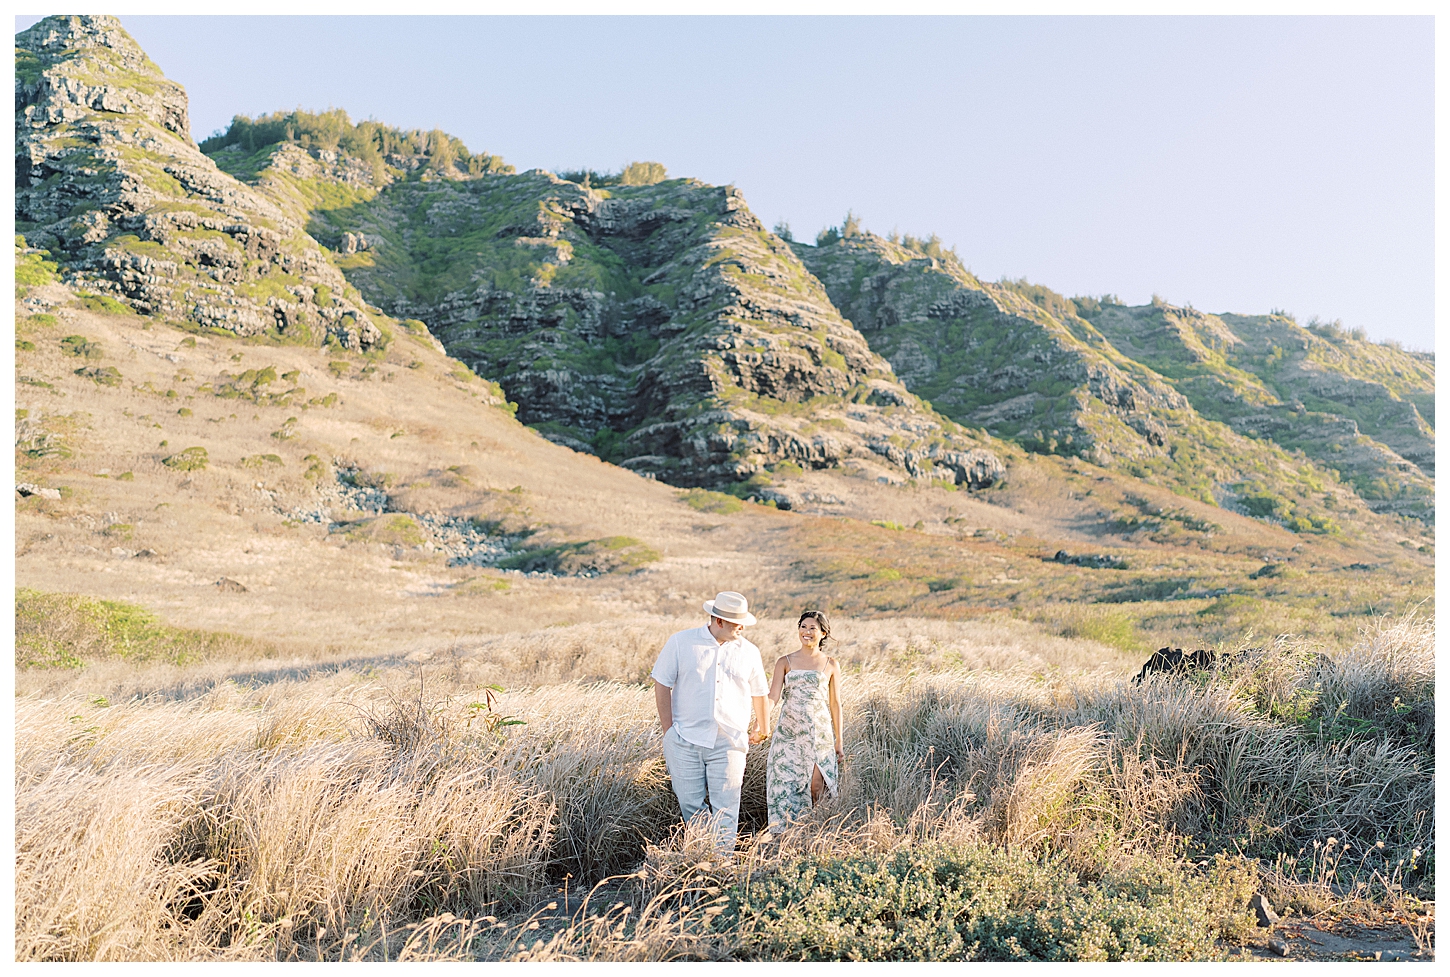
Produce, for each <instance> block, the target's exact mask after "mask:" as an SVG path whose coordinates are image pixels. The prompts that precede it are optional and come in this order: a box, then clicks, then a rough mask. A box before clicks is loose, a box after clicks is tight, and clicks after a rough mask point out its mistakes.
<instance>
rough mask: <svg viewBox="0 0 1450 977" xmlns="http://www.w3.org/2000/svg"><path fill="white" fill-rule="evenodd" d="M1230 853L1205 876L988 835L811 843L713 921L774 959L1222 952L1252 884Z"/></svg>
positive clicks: (760, 877)
mask: <svg viewBox="0 0 1450 977" xmlns="http://www.w3.org/2000/svg"><path fill="white" fill-rule="evenodd" d="M1234 862H1235V860H1233V859H1229V858H1227V857H1224V858H1222V859H1220V860H1219V862H1218V864H1217V865H1216V866H1215V870H1214V871H1213V872H1211V873H1210V874H1209V876H1208V877H1207V878H1205V877H1203V876H1200V875H1198V874H1196V873H1193V872H1191V871H1185V870H1184V869H1183V868H1182V867H1180V866H1177V865H1170V866H1166V867H1165V866H1162V865H1159V864H1157V863H1155V862H1153V861H1152V860H1149V859H1143V860H1140V861H1138V862H1136V863H1134V864H1133V865H1132V867H1130V868H1128V869H1126V870H1123V869H1119V870H1113V871H1109V872H1106V873H1104V874H1103V875H1101V876H1100V877H1098V878H1096V879H1083V878H1081V877H1079V875H1078V873H1077V872H1076V871H1074V870H1073V868H1072V867H1071V866H1070V865H1068V864H1067V862H1066V861H1065V860H1064V859H1063V858H1061V857H1058V856H1051V855H1032V854H1029V853H1028V852H1025V851H1022V850H1020V849H1017V850H1011V849H1003V848H998V847H996V846H994V845H989V844H985V843H981V842H975V843H970V844H966V845H956V846H945V845H938V844H928V845H925V846H921V847H917V848H911V849H898V850H896V851H893V852H890V853H887V854H874V853H869V852H862V853H852V854H849V855H846V856H844V857H831V856H819V855H815V856H806V857H803V858H795V859H791V860H789V861H786V862H785V863H784V864H781V865H779V866H773V867H771V868H769V869H768V870H766V871H763V872H760V873H757V875H756V876H755V877H752V878H750V879H749V880H748V881H746V882H743V883H740V884H737V885H736V886H734V887H733V888H732V889H730V890H729V891H728V892H727V893H726V895H727V898H728V900H729V901H728V904H727V908H726V910H725V912H724V913H722V914H721V915H720V916H719V917H718V919H717V920H716V922H715V928H716V929H718V930H722V931H727V932H728V931H732V930H738V931H741V932H742V933H744V934H745V936H744V938H743V940H742V941H741V942H742V943H743V944H744V945H743V946H742V947H741V948H740V949H739V950H738V951H737V952H738V953H743V955H748V956H757V957H761V958H764V959H772V960H935V961H944V960H961V961H965V960H1084V961H1086V960H1098V961H1118V960H1213V959H1218V958H1221V957H1222V955H1223V951H1222V950H1221V949H1220V948H1219V946H1218V945H1217V942H1216V941H1217V938H1218V937H1219V936H1220V935H1221V934H1222V933H1223V932H1224V931H1225V930H1226V929H1241V928H1242V925H1243V924H1242V921H1241V920H1236V919H1235V918H1234V917H1235V916H1239V917H1242V916H1243V914H1244V911H1245V908H1246V907H1247V903H1248V898H1249V896H1250V895H1251V894H1252V892H1253V889H1252V882H1251V879H1252V875H1251V874H1250V873H1248V872H1247V871H1245V869H1244V868H1243V866H1242V865H1235V864H1234ZM1246 880H1249V881H1247V884H1246Z"/></svg>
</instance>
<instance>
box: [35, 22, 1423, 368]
mask: <svg viewBox="0 0 1450 977" xmlns="http://www.w3.org/2000/svg"><path fill="white" fill-rule="evenodd" d="M35 19H36V18H31V17H27V18H21V19H18V20H17V22H16V28H17V30H18V29H22V28H23V27H25V26H28V25H29V24H30V23H33V22H34V20H35ZM121 19H122V22H123V23H124V24H125V26H126V27H127V29H128V30H130V31H131V33H132V34H133V35H134V36H135V37H136V39H137V40H138V41H139V42H140V43H141V45H142V46H143V47H144V48H145V49H146V50H147V52H148V53H149V54H150V55H151V57H152V58H153V60H155V61H156V63H157V64H159V65H160V66H161V68H162V69H163V70H164V71H165V72H166V73H167V75H168V76H170V77H171V78H172V79H174V80H176V81H178V82H180V83H181V84H183V85H185V86H186V89H187V91H188V93H189V94H190V96H191V119H192V126H193V131H194V134H195V136H196V137H197V138H198V139H201V138H204V137H205V136H206V135H208V134H209V133H211V132H212V131H213V130H215V129H217V128H220V127H224V126H225V125H226V123H227V122H228V120H230V118H231V116H232V115H233V114H235V113H246V114H251V115H255V114H258V113H263V112H269V111H272V110H275V109H279V108H282V109H290V108H294V107H298V106H302V107H305V108H312V109H318V108H326V107H328V106H337V107H341V108H345V109H347V110H348V112H350V113H351V114H352V116H353V118H354V119H362V118H367V117H373V118H376V119H378V120H380V121H383V122H386V123H388V124H391V125H395V126H401V127H405V128H412V127H419V128H433V127H435V126H437V127H440V128H443V129H445V130H447V131H449V132H451V133H453V134H455V135H457V136H459V137H460V138H462V139H463V140H464V142H466V143H467V144H468V146H469V148H471V149H473V150H475V151H478V150H487V151H488V152H491V153H498V154H500V155H502V156H503V157H504V158H505V159H506V160H507V161H508V162H510V163H512V164H514V165H515V166H517V167H518V168H519V169H521V170H522V169H528V168H530V167H535V166H542V167H546V168H549V169H560V168H565V167H579V166H592V167H594V168H596V169H617V168H618V167H620V166H621V165H623V164H624V163H626V162H629V161H631V160H636V159H650V160H657V161H659V162H661V163H664V164H665V165H666V166H667V167H668V168H669V171H670V173H671V175H674V176H694V177H698V178H700V179H702V180H706V181H709V182H711V183H727V182H731V183H735V184H736V185H737V186H739V187H740V188H741V189H742V190H743V191H744V193H745V196H746V199H747V200H748V201H749V202H750V204H751V206H752V208H753V209H754V210H755V212H756V213H757V214H758V215H759V216H760V218H761V219H762V220H764V221H765V222H766V224H767V225H773V224H774V223H775V222H776V221H777V220H781V219H785V220H788V221H789V222H790V224H791V227H792V228H793V229H794V231H795V233H796V236H797V237H800V238H810V237H813V236H814V235H815V233H816V232H817V231H818V230H820V229H821V228H823V227H825V226H826V225H827V224H835V223H839V221H840V219H841V217H842V216H843V215H844V213H845V211H846V209H847V208H848V207H849V208H853V209H854V210H855V211H856V213H857V214H859V215H860V216H861V218H862V221H863V223H864V224H865V226H866V227H867V228H869V229H871V230H874V231H878V232H881V233H887V232H889V231H891V230H892V229H893V228H896V229H899V230H901V231H903V232H907V233H913V234H917V235H920V236H925V235H926V234H929V233H932V232H935V233H937V234H939V235H941V237H942V239H943V241H945V242H946V243H947V244H951V245H955V247H956V249H957V252H958V253H959V254H960V255H961V257H962V259H963V260H964V261H965V262H966V264H967V265H968V266H969V267H970V268H972V269H973V271H975V272H976V273H977V274H978V275H981V276H983V277H986V278H989V279H996V278H999V277H1001V276H1003V275H1007V276H1011V277H1014V278H1015V277H1018V276H1026V277H1027V278H1029V279H1031V280H1033V281H1037V282H1041V283H1042V284H1045V285H1047V286H1049V287H1051V288H1053V289H1056V290H1057V291H1059V292H1063V293H1065V294H1068V295H1073V294H1099V293H1102V292H1114V293H1116V294H1117V295H1118V296H1119V297H1121V298H1122V299H1123V300H1125V301H1128V302H1130V303H1140V302H1146V301H1148V299H1149V297H1150V295H1151V294H1152V293H1154V292H1157V293H1158V294H1160V295H1162V296H1163V297H1164V298H1166V299H1168V300H1169V301H1172V302H1192V303H1193V304H1194V305H1195V306H1196V307H1197V308H1200V309H1203V310H1206V311H1212V312H1267V311H1268V310H1269V309H1271V308H1281V309H1287V310H1289V311H1292V312H1294V313H1296V314H1297V315H1298V316H1299V319H1300V321H1301V322H1302V321H1305V320H1306V319H1307V318H1308V317H1309V316H1310V315H1319V316H1320V317H1322V318H1326V319H1334V318H1339V319H1342V320H1343V321H1344V323H1345V324H1346V325H1348V326H1362V327H1364V328H1365V329H1366V330H1368V332H1369V333H1370V335H1371V336H1372V337H1374V338H1378V339H1391V338H1392V339H1398V340H1400V341H1402V342H1404V343H1406V344H1408V345H1411V346H1414V347H1417V348H1421V349H1432V348H1433V347H1434V321H1433V313H1434V265H1433V260H1434V215H1433V205H1434V101H1433V96H1434V90H1433V86H1434V33H1433V21H1432V20H1431V19H1430V18H1429V17H1413V18H1412V17H1352V18H1350V17H1345V18H1336V17H1252V18H1248V17H1245V18H1236V17H1215V18H1187V17H1169V18H1140V17H1089V18H1067V17H1024V18H1005V17H970V18H925V17H910V18H795V17H792V18H762V17H749V18H657V17H620V18H588V17H556V18H520V17H509V18H483V17H478V18H456V17H416V18H408V17H351V18H348V17H335V18H329V17H158V16H148V17H141V16H135V17H122V18H121Z"/></svg>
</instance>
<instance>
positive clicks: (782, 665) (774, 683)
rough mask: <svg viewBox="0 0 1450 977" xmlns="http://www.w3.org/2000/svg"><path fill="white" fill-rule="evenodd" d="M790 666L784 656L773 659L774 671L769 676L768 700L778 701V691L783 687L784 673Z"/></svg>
mask: <svg viewBox="0 0 1450 977" xmlns="http://www.w3.org/2000/svg"><path fill="white" fill-rule="evenodd" d="M789 668H790V665H789V664H787V663H786V660H785V659H784V658H777V659H776V660H775V673H774V674H773V675H771V676H770V701H771V702H779V701H780V691H781V689H782V688H784V687H785V673H786V671H788V670H789Z"/></svg>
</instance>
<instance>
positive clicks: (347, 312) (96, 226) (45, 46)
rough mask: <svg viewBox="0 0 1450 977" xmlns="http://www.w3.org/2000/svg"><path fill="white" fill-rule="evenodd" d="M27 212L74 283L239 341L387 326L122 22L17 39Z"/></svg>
mask: <svg viewBox="0 0 1450 977" xmlns="http://www.w3.org/2000/svg"><path fill="white" fill-rule="evenodd" d="M15 45H16V80H15V104H16V112H15V186H16V191H15V216H16V227H17V230H18V231H19V232H20V233H22V234H24V235H25V236H26V239H27V242H28V243H30V244H32V245H36V246H39V247H42V248H46V249H49V250H50V251H51V252H52V254H53V256H54V257H55V258H56V259H58V261H59V263H60V265H61V269H62V272H63V274H64V275H65V276H66V278H67V279H68V280H69V281H70V283H71V284H74V285H78V286H83V287H85V288H88V289H91V290H93V291H97V292H104V293H109V294H110V295H112V296H114V297H115V298H118V299H120V300H122V301H124V302H126V303H128V304H129V305H131V306H132V307H134V308H135V309H136V310H137V311H138V312H142V313H145V314H149V315H156V316H162V317H166V318H170V319H174V320H180V321H190V322H193V323H195V324H197V325H199V326H202V327H205V328H212V329H219V330H224V331H226V332H230V333H234V334H236V335H238V336H254V335H258V334H260V333H263V332H268V331H271V332H274V333H277V334H280V335H282V336H286V337H294V338H298V339H302V340H306V341H311V342H315V343H322V342H323V341H325V340H326V339H327V338H328V337H329V336H331V337H333V338H335V339H336V340H337V341H338V342H340V343H341V344H342V345H344V346H346V347H348V348H350V349H354V350H362V349H366V348H369V347H371V346H374V345H376V344H377V343H378V342H380V341H381V339H382V335H383V334H382V332H381V331H380V329H379V328H378V326H377V325H376V324H375V323H374V322H373V321H372V317H371V316H370V314H369V313H368V312H367V311H366V309H365V308H364V307H363V305H362V303H361V302H360V301H358V299H357V297H356V291H355V290H354V289H351V288H350V287H349V286H348V284H347V281H346V279H344V278H343V277H342V274H341V273H340V272H339V271H338V270H337V269H336V268H335V267H334V266H333V265H332V264H331V262H330V261H329V260H328V258H327V257H326V255H325V254H324V253H323V250H322V248H321V247H320V246H319V245H318V244H317V242H315V241H313V240H312V239H311V238H310V237H309V236H308V235H307V233H306V231H305V229H304V228H305V221H306V217H305V214H304V215H302V219H301V220H298V219H297V217H296V215H293V214H289V213H287V212H286V211H285V210H284V209H282V208H280V207H279V206H277V204H275V203H274V202H272V201H271V200H269V199H267V198H266V197H265V196H263V195H261V194H259V193H257V192H256V191H254V190H252V189H251V188H249V187H247V186H246V185H244V184H242V183H240V182H239V181H237V180H236V179H234V178H233V177H231V176H230V175H228V174H226V173H224V172H222V171H221V170H220V169H218V168H217V166H216V164H215V163H213V162H212V161H211V160H210V159H208V158H207V157H206V156H205V155H203V154H202V153H201V151H200V150H198V149H197V147H196V146H195V144H193V142H192V140H191V135H190V131H189V124H188V121H187V99H186V92H185V91H184V90H183V89H182V88H181V86H180V85H177V84H176V83H174V82H172V81H169V80H168V79H167V78H166V77H165V76H164V75H163V74H162V73H161V70H160V69H159V68H157V67H156V65H155V64H153V63H152V62H151V60H150V59H149V58H147V57H146V55H145V53H144V52H143V51H142V50H141V48H140V47H139V46H138V45H137V44H136V42H135V41H134V40H132V39H131V37H130V35H128V34H127V33H126V32H125V30H123V29H122V28H121V25H120V23H119V22H118V21H117V20H116V19H115V18H114V17H92V16H56V17H47V18H46V19H44V20H42V21H40V22H39V23H37V24H36V25H34V26H33V27H31V28H29V29H28V30H25V31H22V32H21V33H20V34H17V35H16V38H15Z"/></svg>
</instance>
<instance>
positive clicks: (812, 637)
mask: <svg viewBox="0 0 1450 977" xmlns="http://www.w3.org/2000/svg"><path fill="white" fill-rule="evenodd" d="M796 631H797V632H798V633H799V634H800V636H801V644H803V645H806V646H808V647H811V648H814V647H815V646H816V645H817V644H818V643H820V640H821V625H820V623H819V622H818V621H817V620H816V619H815V618H813V617H808V618H806V619H805V620H804V621H802V622H801V623H800V624H799V625H798V626H797V627H796Z"/></svg>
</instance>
